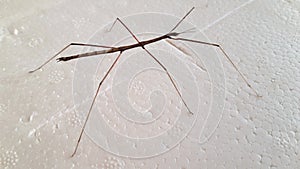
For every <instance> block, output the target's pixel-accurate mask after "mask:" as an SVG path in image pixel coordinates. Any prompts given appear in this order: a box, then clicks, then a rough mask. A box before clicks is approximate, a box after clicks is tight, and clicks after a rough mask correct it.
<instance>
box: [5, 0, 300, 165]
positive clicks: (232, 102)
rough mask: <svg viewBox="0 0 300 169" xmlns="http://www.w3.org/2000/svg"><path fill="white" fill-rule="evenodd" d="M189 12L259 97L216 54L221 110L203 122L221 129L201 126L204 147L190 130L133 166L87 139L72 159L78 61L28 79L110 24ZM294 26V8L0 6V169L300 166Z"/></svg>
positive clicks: (275, 0)
mask: <svg viewBox="0 0 300 169" xmlns="http://www.w3.org/2000/svg"><path fill="white" fill-rule="evenodd" d="M192 6H195V7H196V9H195V11H194V12H193V13H192V14H191V15H190V16H189V17H188V18H187V22H190V23H192V24H193V25H195V26H196V27H197V28H198V29H199V30H201V32H202V33H203V34H204V35H205V36H206V37H207V38H208V39H210V41H212V42H217V43H220V44H222V46H223V47H224V48H225V50H226V51H227V52H228V53H229V55H230V56H231V58H232V60H233V61H234V62H235V63H236V64H237V66H238V67H239V68H240V70H241V71H242V72H243V73H244V74H245V76H246V77H247V79H248V80H249V81H250V83H251V84H252V85H253V87H254V88H255V89H257V90H258V92H259V93H260V94H261V95H262V96H263V97H262V98H261V99H257V98H256V97H253V96H252V95H250V94H249V93H251V90H249V88H247V86H246V85H245V83H244V82H243V81H242V79H241V77H240V76H239V75H238V73H237V72H236V71H235V70H234V69H233V67H232V66H231V65H230V64H229V63H228V62H227V60H226V59H225V58H224V57H222V55H219V58H220V60H221V62H222V63H223V66H224V72H225V79H226V86H227V88H226V98H225V106H224V107H223V109H224V111H223V113H222V114H220V115H218V117H214V116H212V117H213V118H209V119H208V123H209V124H210V123H211V124H214V125H212V126H215V125H216V124H217V128H216V130H213V129H209V124H208V125H207V126H208V128H206V131H213V132H212V135H211V137H209V139H208V140H205V142H203V143H201V144H199V142H197V141H195V140H194V139H193V138H198V137H200V136H198V135H193V134H195V133H197V132H193V133H190V134H191V135H189V136H188V137H187V138H185V139H184V140H183V141H182V142H180V143H179V144H178V145H176V146H175V147H174V148H172V149H171V150H170V151H168V152H166V153H164V154H160V155H157V156H154V157H151V158H143V159H132V158H126V157H124V156H115V155H114V154H113V153H110V152H107V151H104V150H103V149H101V148H100V147H98V146H97V145H96V144H94V143H93V142H92V141H91V140H90V139H89V137H87V136H86V135H84V137H83V140H82V142H81V144H80V147H79V150H78V153H77V154H76V156H75V157H74V158H69V156H70V154H71V153H72V151H73V149H74V145H75V143H76V139H77V137H78V134H79V130H80V127H81V123H80V121H81V120H82V119H81V118H79V117H78V115H77V114H76V113H75V111H74V110H75V108H74V103H73V99H72V98H73V93H72V81H73V76H74V66H75V63H76V62H70V63H66V64H56V63H55V62H52V63H50V64H49V65H48V66H47V68H44V69H43V70H42V71H39V72H36V73H35V74H28V73H27V72H28V71H29V70H31V69H33V68H35V67H36V66H37V65H38V64H40V63H41V62H43V61H45V60H46V58H48V57H49V56H51V55H53V54H54V53H55V52H57V51H58V50H60V49H61V48H62V47H63V46H64V45H66V44H68V43H69V42H87V41H88V39H89V38H90V37H91V36H92V35H93V34H94V33H95V32H96V31H98V30H99V29H100V28H101V27H103V26H104V25H106V24H108V23H110V22H112V21H113V20H114V19H115V18H116V17H121V18H122V17H123V16H128V15H133V14H136V13H144V12H159V13H165V14H170V15H174V16H176V17H179V18H180V17H182V16H183V15H184V14H185V13H186V12H187V11H188V10H189V9H190V8H191V7H192ZM137 24H138V23H137ZM170 27H171V26H170ZM299 27H300V1H299V0H221V1H220V0H218V1H217V0H208V1H206V0H203V1H195V2H194V1H176V2H171V1H169V2H167V1H158V0H153V1H133V0H126V1H115V0H102V1H98V0H85V1H84V0H73V1H70V0H64V1H63V0H55V1H47V0H36V1H18V0H0V51H1V53H0V59H1V62H0V72H1V73H0V127H1V132H0V168H32V169H37V168H153V169H154V168H180V169H184V168H300V155H299V153H300V149H299V140H300V133H299V132H300V111H299V109H300V108H299V103H300V94H299V93H300V89H299V88H300V82H299V81H300V71H299V67H300V56H299V55H300V52H299V49H300V29H299ZM79 51H81V49H77V48H76V49H72V50H70V52H79ZM214 118H216V119H214ZM219 119H221V120H220V121H219ZM194 131H197V128H196V129H194Z"/></svg>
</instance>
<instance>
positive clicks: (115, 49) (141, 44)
mask: <svg viewBox="0 0 300 169" xmlns="http://www.w3.org/2000/svg"><path fill="white" fill-rule="evenodd" d="M178 34H179V33H176V32H172V33H168V34H165V35H162V36H159V37H157V38H154V39H149V40H145V41H141V42H139V43H135V44H131V45H125V46H119V47H111V48H110V49H105V50H99V51H93V52H87V53H81V54H77V55H72V56H68V57H60V58H58V59H57V60H58V61H68V60H72V59H77V58H81V57H88V56H95V55H101V54H107V53H115V52H123V51H126V50H129V49H133V48H137V47H144V46H146V45H148V44H152V43H155V42H158V41H161V40H163V39H172V36H177V35H178Z"/></svg>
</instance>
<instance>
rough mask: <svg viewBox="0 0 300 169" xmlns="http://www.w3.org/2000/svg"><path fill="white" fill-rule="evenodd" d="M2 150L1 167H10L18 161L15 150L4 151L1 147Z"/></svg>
mask: <svg viewBox="0 0 300 169" xmlns="http://www.w3.org/2000/svg"><path fill="white" fill-rule="evenodd" d="M1 151H2V152H3V153H2V154H1V155H0V164H1V166H2V167H3V168H11V167H12V166H15V165H17V162H18V161H19V158H18V154H17V152H15V151H13V150H10V151H6V152H4V150H3V149H1Z"/></svg>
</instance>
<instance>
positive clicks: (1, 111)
mask: <svg viewBox="0 0 300 169" xmlns="http://www.w3.org/2000/svg"><path fill="white" fill-rule="evenodd" d="M6 111H7V106H6V105H5V104H2V103H1V104H0V114H1V115H2V114H4V113H5V112H6Z"/></svg>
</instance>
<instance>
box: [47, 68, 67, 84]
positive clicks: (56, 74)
mask: <svg viewBox="0 0 300 169" xmlns="http://www.w3.org/2000/svg"><path fill="white" fill-rule="evenodd" d="M64 76H65V74H64V72H63V71H59V70H55V71H53V72H51V73H50V74H49V76H48V80H49V82H50V83H56V84H57V83H59V82H61V81H62V80H63V79H64Z"/></svg>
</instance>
